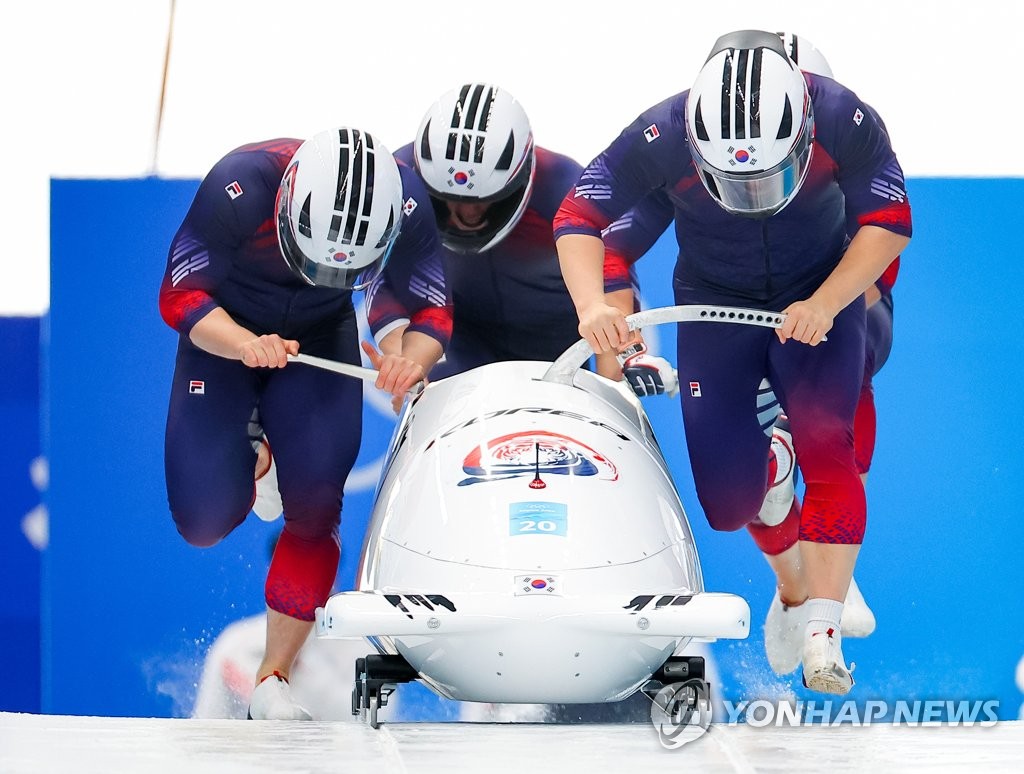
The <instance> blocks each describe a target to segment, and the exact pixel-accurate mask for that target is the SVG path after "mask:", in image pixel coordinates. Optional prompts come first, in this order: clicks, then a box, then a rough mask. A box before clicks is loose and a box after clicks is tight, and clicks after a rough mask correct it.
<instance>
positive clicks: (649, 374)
mask: <svg viewBox="0 0 1024 774" xmlns="http://www.w3.org/2000/svg"><path fill="white" fill-rule="evenodd" d="M617 358H618V361H619V365H621V366H622V377H623V379H625V380H626V383H627V384H628V385H629V386H630V387H631V388H632V389H633V392H635V393H636V394H637V396H639V397H641V398H644V397H647V396H648V395H663V394H664V395H668V396H669V397H670V398H674V397H675V396H676V395H678V394H679V376H678V375H677V374H676V370H675V369H674V368H673V367H672V364H671V363H669V362H668V361H667V360H666V359H665V358H663V357H657V356H656V355H649V354H647V346H646V345H645V344H643V343H638V344H634V345H632V346H631V347H629V348H628V349H626V350H625V351H624V352H620V353H619V354H618V355H617Z"/></svg>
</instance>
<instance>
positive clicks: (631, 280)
mask: <svg viewBox="0 0 1024 774" xmlns="http://www.w3.org/2000/svg"><path fill="white" fill-rule="evenodd" d="M672 218H673V207H672V202H671V201H669V199H668V196H667V195H666V194H665V192H664V191H660V190H659V191H651V192H650V193H649V194H648V195H647V196H645V197H644V198H643V199H642V200H641V201H640V203H639V204H637V205H636V206H635V207H633V208H632V209H630V210H629V211H627V212H626V214H625V215H623V216H621V217H620V218H618V219H617V220H615V221H614V222H613V223H611V224H609V225H608V226H607V227H606V228H605V229H604V231H602V232H601V237H602V239H603V240H604V289H605V292H606V293H611V292H613V291H616V290H624V289H626V288H630V287H632V288H633V289H634V292H635V291H636V290H637V285H636V276H635V272H634V271H633V264H634V263H636V262H637V261H638V260H639V259H640V258H641V257H642V256H643V255H644V254H645V253H646V252H647V251H648V250H650V249H651V247H653V246H654V243H655V242H657V241H658V238H659V237H661V235H662V234H663V233H665V229H667V228H668V227H669V226H670V225H671V224H672Z"/></svg>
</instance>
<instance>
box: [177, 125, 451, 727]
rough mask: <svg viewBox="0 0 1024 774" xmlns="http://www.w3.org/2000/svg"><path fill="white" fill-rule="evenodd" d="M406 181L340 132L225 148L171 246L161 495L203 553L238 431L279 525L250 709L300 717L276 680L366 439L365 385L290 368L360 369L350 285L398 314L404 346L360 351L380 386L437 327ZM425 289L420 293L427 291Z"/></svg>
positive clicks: (299, 638) (317, 588)
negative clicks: (270, 470)
mask: <svg viewBox="0 0 1024 774" xmlns="http://www.w3.org/2000/svg"><path fill="white" fill-rule="evenodd" d="M417 201H423V202H425V201H427V197H426V193H425V192H424V191H423V188H422V184H421V183H420V182H419V180H418V178H417V177H416V175H415V174H414V173H413V171H412V170H411V169H409V168H408V167H404V166H403V165H400V164H398V163H397V162H396V161H395V159H394V157H393V156H392V155H391V154H390V153H389V152H388V151H387V149H386V148H384V147H383V146H382V145H381V144H380V143H379V142H378V141H377V140H376V139H375V138H374V137H373V136H372V135H370V134H368V133H366V132H364V131H361V130H358V129H352V128H339V129H334V130H330V131H326V132H322V133H320V134H317V135H316V136H315V137H313V138H312V139H310V140H308V141H306V142H301V141H299V140H292V139H279V140H272V141H269V142H263V143H257V144H253V145H246V146H243V147H241V148H238V149H236V150H234V151H232V152H230V153H228V154H227V155H226V156H225V157H224V158H223V159H221V160H220V161H219V162H218V163H217V164H216V165H215V166H214V167H213V169H212V170H211V171H210V172H209V173H208V174H207V175H206V177H205V178H204V180H203V181H202V183H201V184H200V186H199V190H198V192H197V193H196V196H195V199H194V201H193V202H192V205H191V207H190V208H189V211H188V213H187V214H186V216H185V219H184V221H183V222H182V224H181V227H180V228H179V229H178V232H177V234H176V235H175V236H174V239H173V241H172V243H171V246H170V251H169V255H168V260H167V269H166V272H165V274H164V278H163V284H162V285H161V288H160V311H161V314H162V316H163V318H164V320H165V321H166V322H167V323H168V324H169V325H170V326H171V327H172V328H174V329H175V330H176V331H177V332H178V334H179V342H178V352H177V362H176V365H175V371H174V378H173V382H172V385H171V396H170V408H169V411H168V416H167V429H166V441H165V467H166V478H167V495H168V503H169V505H170V509H171V514H172V516H173V518H174V522H175V525H176V526H177V528H178V531H179V532H180V533H181V535H182V536H183V537H184V538H185V540H187V541H188V542H189V543H191V544H193V545H196V546H200V547H204V546H211V545H214V544H215V543H217V542H219V541H220V540H222V539H223V538H224V537H225V536H226V535H228V534H229V533H230V532H231V531H232V530H233V529H234V528H235V527H237V526H238V525H239V524H241V523H242V521H244V520H245V518H246V516H247V514H248V513H249V510H250V507H252V505H253V502H254V492H255V488H254V474H255V473H256V470H255V465H256V460H257V454H256V449H255V448H254V446H253V444H252V442H251V438H250V435H251V432H250V424H253V423H255V424H258V425H259V427H260V428H262V430H265V432H266V435H267V436H268V438H269V439H271V440H272V442H273V456H274V459H275V463H276V466H277V473H278V483H279V485H280V494H281V497H282V500H283V504H284V528H283V531H282V533H281V537H280V539H279V541H278V543H277V547H276V549H275V552H274V557H273V560H272V562H271V565H270V568H269V571H268V574H267V582H266V602H267V608H268V614H267V640H266V651H265V654H264V656H263V659H262V663H261V664H260V666H259V670H258V672H257V675H256V680H257V684H256V687H255V689H254V691H253V693H252V698H251V703H250V705H249V714H250V716H251V717H252V718H255V719H309V717H310V716H309V713H308V712H306V711H305V710H304V709H303V708H302V707H301V706H299V705H298V704H296V703H295V702H294V701H293V700H292V698H291V695H290V691H289V688H288V675H289V670H290V669H291V666H292V663H293V661H294V659H295V656H296V653H297V652H298V650H299V648H300V647H301V646H302V643H303V642H304V641H305V640H306V638H307V636H308V634H309V632H310V630H311V628H312V621H313V618H314V611H315V610H316V607H317V606H318V605H322V604H323V603H324V602H325V601H326V599H327V595H328V594H329V592H330V589H331V586H332V584H333V582H334V579H335V575H336V573H337V567H338V558H339V552H340V546H339V537H338V525H339V522H340V512H341V503H342V491H343V488H344V485H345V480H346V478H347V476H348V473H349V471H350V470H351V468H352V465H353V463H354V462H355V458H356V453H357V451H358V449H359V443H360V435H361V431H362V384H361V382H359V381H357V380H355V379H351V378H348V377H343V376H339V375H337V374H333V373H330V372H328V371H324V370H322V369H318V368H314V367H310V366H308V365H303V364H297V363H293V364H291V365H289V362H288V356H289V355H296V354H298V353H299V352H303V353H307V354H311V355H316V356H320V357H324V358H329V359H333V360H339V361H344V362H347V363H352V364H357V363H358V362H359V344H358V340H357V339H358V336H357V330H356V319H355V311H354V308H353V304H352V293H353V291H355V290H360V289H364V288H366V287H367V286H368V285H369V283H371V282H375V283H376V284H379V285H382V286H387V287H388V288H390V292H392V293H393V294H395V295H396V296H397V297H400V298H402V299H403V300H404V302H405V303H406V305H407V306H408V307H409V308H410V309H411V310H412V314H411V319H410V324H409V326H408V327H407V330H406V332H405V335H404V337H403V339H402V342H401V348H400V351H394V352H391V353H387V354H381V353H379V352H377V351H376V350H375V349H373V348H372V347H371V346H370V345H369V344H365V343H364V345H363V348H364V350H366V351H367V354H368V355H369V356H370V358H371V361H372V362H373V365H374V367H375V368H377V369H378V370H379V372H380V373H379V377H378V379H377V382H376V384H377V387H379V388H381V389H384V390H386V391H387V392H389V393H391V394H392V395H393V396H395V397H396V398H398V397H400V396H402V395H404V394H405V392H406V391H407V390H408V389H409V388H410V387H411V386H412V385H414V384H415V383H416V382H418V381H420V380H422V379H423V378H424V376H425V375H426V373H427V371H429V369H430V368H431V367H432V365H433V363H434V362H436V360H437V359H438V358H439V357H440V356H441V353H442V351H443V348H444V346H445V345H446V343H447V341H448V337H449V334H450V330H451V319H450V308H449V306H448V304H447V294H446V292H445V288H444V283H443V273H442V268H441V265H440V258H439V252H438V249H439V245H438V241H437V231H436V228H435V226H434V223H433V219H432V218H429V217H424V214H423V211H417V210H416V208H415V206H414V205H415V202H417ZM431 283H432V287H434V288H435V289H436V292H435V293H432V294H429V295H428V294H424V293H423V292H421V289H422V287H423V286H424V285H425V284H431Z"/></svg>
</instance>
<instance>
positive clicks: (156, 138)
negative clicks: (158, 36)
mask: <svg viewBox="0 0 1024 774" xmlns="http://www.w3.org/2000/svg"><path fill="white" fill-rule="evenodd" d="M175 5H176V0H171V15H170V18H169V19H168V21H167V47H166V49H165V50H164V72H163V77H162V78H161V79H160V105H159V107H157V113H156V132H155V133H154V135H153V158H152V160H151V161H150V165H149V174H151V175H155V174H156V172H157V167H156V165H157V157H158V156H159V155H160V129H161V127H162V125H163V122H164V97H165V96H166V94H167V71H168V70H169V69H170V66H171V40H172V38H173V37H174V7H175Z"/></svg>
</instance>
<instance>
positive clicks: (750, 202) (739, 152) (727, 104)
mask: <svg viewBox="0 0 1024 774" xmlns="http://www.w3.org/2000/svg"><path fill="white" fill-rule="evenodd" d="M686 132H687V135H688V137H689V140H690V153H691V155H692V156H693V161H694V163H695V164H696V165H697V169H698V170H699V172H700V179H701V181H702V182H703V183H704V187H705V188H706V189H707V190H708V193H710V194H711V196H712V197H713V198H714V199H715V200H716V201H717V202H718V203H719V204H720V205H721V206H722V207H723V208H724V209H726V210H728V211H729V212H731V213H734V214H736V215H744V216H747V217H755V218H766V217H768V216H770V215H774V214H775V213H777V212H778V211H779V210H781V209H782V208H783V207H785V206H786V205H787V204H789V202H790V201H792V199H793V197H794V196H796V194H797V192H798V191H799V190H800V186H801V185H803V182H804V179H805V178H806V176H807V170H808V169H809V168H810V162H811V151H812V150H813V145H814V115H813V111H812V109H811V99H810V95H809V94H808V92H807V83H806V82H805V81H804V76H803V74H802V73H801V72H800V70H799V68H798V67H797V66H796V65H795V64H794V63H793V62H792V60H790V58H789V57H788V56H787V55H786V52H785V49H784V48H783V45H782V41H781V40H780V39H779V36H778V35H775V34H773V33H771V32H761V31H759V30H743V31H741V32H733V33H730V34H728V35H723V36H722V37H721V38H719V39H718V41H717V42H716V43H715V47H714V48H713V49H712V50H711V54H710V56H709V57H708V59H707V62H705V64H704V67H703V68H702V69H701V71H700V74H699V75H698V76H697V80H696V82H695V83H694V85H693V87H692V88H691V89H690V95H689V99H688V103H687V108H686Z"/></svg>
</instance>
